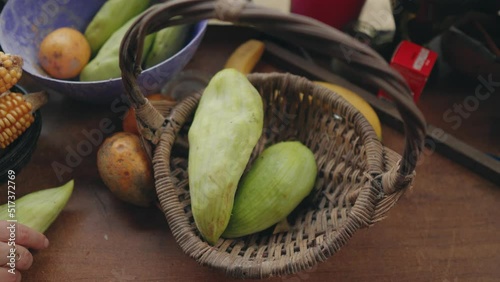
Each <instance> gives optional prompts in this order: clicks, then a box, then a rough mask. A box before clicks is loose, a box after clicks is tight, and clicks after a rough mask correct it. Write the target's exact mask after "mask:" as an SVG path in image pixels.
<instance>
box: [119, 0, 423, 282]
mask: <svg viewBox="0 0 500 282" xmlns="http://www.w3.org/2000/svg"><path fill="white" fill-rule="evenodd" d="M177 16H181V17H177ZM210 18H216V19H219V20H223V21H230V22H234V23H238V24H246V25H251V26H253V27H255V28H257V29H259V30H262V31H264V32H267V33H270V34H272V35H275V36H277V37H280V38H282V39H285V40H288V41H289V42H291V43H294V44H297V45H301V46H303V47H305V48H308V49H311V50H314V51H318V52H321V53H323V54H325V55H330V56H333V57H336V58H338V59H341V60H342V61H344V62H345V63H346V67H348V68H350V69H352V70H354V71H355V72H354V73H357V74H358V77H355V78H352V79H358V80H362V81H364V82H368V83H370V84H372V85H373V86H376V87H379V88H382V89H384V90H385V91H386V93H388V94H390V95H391V96H392V97H393V98H394V101H395V103H396V105H397V107H398V109H399V112H400V113H401V115H402V117H403V118H404V120H405V124H406V126H405V129H406V144H405V149H404V152H403V156H402V157H401V156H399V155H398V154H396V153H395V152H393V151H391V150H390V149H388V148H385V147H384V146H383V145H382V144H381V143H380V141H379V140H378V138H377V136H376V134H375V132H374V131H373V129H372V127H371V126H370V124H369V123H368V121H367V120H366V119H365V118H364V117H363V115H362V114H361V113H360V112H359V111H357V110H356V109H355V108H354V107H352V106H351V105H350V104H349V103H347V102H346V101H345V100H344V99H343V98H341V97H340V96H339V95H337V94H335V93H334V92H332V91H330V90H328V89H326V88H323V87H321V86H319V85H315V84H313V83H312V82H310V81H308V80H307V79H305V78H303V77H299V76H295V75H292V74H279V73H271V74H258V73H256V74H250V75H248V79H249V80H250V82H251V83H252V84H253V85H254V86H255V88H256V89H257V90H258V91H259V93H260V95H261V97H262V99H263V104H264V130H263V135H262V136H261V138H260V140H259V142H258V143H257V146H256V147H255V149H254V151H253V153H252V157H251V160H250V161H251V162H252V161H253V160H254V159H255V156H257V155H258V154H259V153H261V152H262V150H263V149H264V148H266V147H268V146H269V145H271V144H274V143H277V142H280V141H286V140H298V141H301V142H302V143H303V144H305V145H306V146H307V147H309V149H311V150H312V152H313V153H314V156H315V159H316V163H317V166H318V175H317V178H316V183H315V187H314V189H313V192H312V193H311V194H310V196H309V197H308V198H307V199H306V200H305V201H304V202H303V203H302V205H301V206H299V207H298V208H297V210H296V211H294V212H293V216H291V217H290V218H289V219H290V223H291V230H289V231H287V232H281V233H277V234H272V233H270V232H260V233H256V234H253V235H249V236H246V237H242V238H237V239H220V240H219V241H218V242H217V244H216V245H215V246H211V245H210V244H208V243H207V242H205V241H204V240H203V239H202V238H201V236H200V234H199V233H198V231H197V229H196V226H195V224H194V220H193V217H192V214H191V210H190V197H189V187H188V172H187V167H188V165H189V163H188V160H187V156H186V155H185V154H182V153H181V152H179V151H177V150H173V146H174V143H175V140H176V138H177V136H179V135H185V134H186V132H187V128H188V126H189V121H190V120H191V119H192V117H193V114H194V112H195V110H196V106H197V103H198V102H199V99H200V95H199V94H196V93H193V95H192V96H190V97H187V98H185V99H184V100H182V101H181V102H180V103H179V104H178V105H177V106H176V107H175V108H173V109H172V112H171V114H170V115H169V116H167V117H164V116H162V115H161V114H160V113H159V112H158V111H157V110H155V108H154V107H153V106H152V105H151V104H150V103H149V102H148V101H147V99H145V98H144V96H143V95H142V93H141V92H140V89H139V88H138V87H137V76H138V75H139V74H140V71H141V70H140V65H141V64H140V63H141V62H140V58H141V54H142V44H143V40H144V37H145V36H146V35H147V34H149V33H151V32H154V31H156V30H158V29H161V28H163V27H166V26H170V25H175V24H182V23H193V22H196V21H200V20H204V19H210ZM120 67H121V70H122V78H123V83H124V85H125V89H126V92H127V95H128V96H129V98H130V101H131V103H132V105H133V106H134V107H135V108H136V113H137V118H138V122H140V123H141V124H143V125H144V126H145V127H146V128H147V130H149V133H148V134H144V135H143V137H147V138H149V139H150V142H151V143H152V145H153V148H154V156H153V166H154V174H155V186H156V190H157V194H158V198H159V201H160V205H161V208H162V210H163V212H164V213H165V216H166V218H167V221H168V224H169V226H170V229H171V230H172V233H173V235H174V237H175V239H176V241H177V242H178V244H179V245H180V247H181V248H182V250H183V251H184V252H185V253H186V254H188V255H189V256H190V257H192V258H194V259H195V260H196V261H198V262H199V263H200V264H202V265H207V266H210V267H212V268H216V269H219V270H221V271H224V272H225V273H226V274H227V275H229V276H232V277H237V278H265V277H270V276H278V275H288V274H293V273H296V272H299V271H301V270H304V269H308V268H311V267H312V266H314V265H315V264H317V263H318V262H321V261H324V260H326V259H327V258H328V257H330V256H331V255H333V254H334V253H335V252H336V251H338V250H339V249H340V248H341V247H342V246H344V245H345V244H346V242H347V241H348V240H349V238H350V237H351V236H353V234H354V233H355V231H356V230H358V229H360V228H364V227H368V226H370V225H372V224H374V223H375V222H377V221H379V220H381V219H383V218H384V216H385V215H386V213H387V212H388V211H389V209H390V208H391V207H392V206H393V205H394V204H395V203H396V202H397V200H398V199H399V197H400V196H401V195H402V194H403V193H404V192H405V191H406V190H408V189H409V188H410V187H411V184H412V181H413V179H414V177H415V171H414V169H415V166H416V162H417V160H418V156H419V155H420V152H421V150H422V146H423V140H424V136H425V121H424V118H423V116H422V114H421V113H420V112H419V110H418V109H417V108H416V106H415V105H414V104H413V101H412V99H411V92H410V90H409V88H408V86H407V85H406V83H405V82H404V80H403V78H402V77H401V76H400V75H399V74H398V73H396V72H395V71H393V70H392V69H391V68H390V67H389V66H388V65H387V63H386V62H385V61H384V60H383V58H382V57H380V56H379V55H378V54H377V53H376V52H375V51H373V50H371V49H370V48H369V47H367V46H365V45H363V44H361V43H359V42H357V41H356V40H355V39H353V38H351V37H349V36H347V35H345V34H343V33H341V32H339V31H337V30H335V29H333V28H331V27H329V26H326V25H324V24H321V23H319V22H317V21H315V20H312V19H309V18H305V17H301V16H298V15H286V14H282V13H280V12H277V11H273V10H269V9H267V8H261V7H258V6H256V5H254V4H252V3H247V2H246V1H243V0H241V1H238V0H224V1H222V0H219V1H215V0H191V1H189V0H179V1H170V2H167V3H163V4H158V5H156V6H154V7H151V8H150V9H148V10H147V11H146V12H144V13H143V14H142V15H141V16H140V18H139V19H138V20H137V21H136V22H135V23H134V25H133V26H132V28H131V29H130V30H129V31H128V32H127V34H126V36H125V38H124V41H123V42H122V46H121V55H120ZM143 132H146V131H143ZM183 137H185V136H183Z"/></svg>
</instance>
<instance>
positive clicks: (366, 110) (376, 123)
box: [315, 81, 382, 140]
mask: <svg viewBox="0 0 500 282" xmlns="http://www.w3.org/2000/svg"><path fill="white" fill-rule="evenodd" d="M315 83H317V84H319V85H321V86H323V87H326V88H328V89H330V90H332V91H334V92H335V93H337V94H339V95H340V96H342V98H344V99H346V100H347V102H349V103H351V105H353V106H354V107H355V108H356V109H358V110H359V111H360V112H361V114H363V116H364V117H365V118H366V119H367V120H368V122H369V123H370V124H371V125H372V127H373V129H374V130H375V133H376V134H377V137H378V139H379V140H382V126H381V124H380V120H379V118H378V116H377V113H375V111H374V110H373V108H372V107H371V106H370V104H368V102H366V101H365V100H364V99H363V98H361V97H360V96H358V95H357V94H356V93H354V92H352V91H351V90H349V89H346V88H344V87H342V86H338V85H335V84H331V83H328V82H322V81H315Z"/></svg>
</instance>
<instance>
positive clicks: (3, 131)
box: [0, 92, 47, 149]
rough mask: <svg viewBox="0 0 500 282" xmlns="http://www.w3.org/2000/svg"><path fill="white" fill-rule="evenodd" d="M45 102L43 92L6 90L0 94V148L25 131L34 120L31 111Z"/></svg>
mask: <svg viewBox="0 0 500 282" xmlns="http://www.w3.org/2000/svg"><path fill="white" fill-rule="evenodd" d="M46 102H47V95H46V93H45V92H37V93H32V94H28V95H23V94H20V93H14V92H8V93H4V94H3V95H2V96H0V148H2V149H4V148H6V147H7V146H8V145H9V144H11V143H12V142H14V140H16V139H17V137H19V136H20V135H21V134H22V133H23V132H24V131H26V129H28V127H30V125H31V124H32V123H33V121H35V118H34V117H33V114H32V113H33V112H34V111H36V110H37V109H38V108H39V107H40V106H41V105H43V104H45V103H46Z"/></svg>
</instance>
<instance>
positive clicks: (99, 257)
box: [0, 27, 500, 282]
mask: <svg viewBox="0 0 500 282" xmlns="http://www.w3.org/2000/svg"><path fill="white" fill-rule="evenodd" d="M257 35H258V34H256V33H252V32H248V31H247V30H245V32H242V31H241V30H240V29H236V28H234V27H213V28H212V27H211V28H209V30H208V33H207V35H206V37H205V39H204V40H203V43H202V45H201V47H200V49H199V51H198V52H197V53H196V55H195V57H194V58H193V60H192V61H191V62H190V64H189V65H188V66H187V69H193V70H198V71H203V72H207V73H211V74H213V73H215V72H216V71H217V70H219V69H220V68H222V67H223V65H224V63H225V59H227V57H229V55H230V53H231V51H232V50H234V48H236V47H237V46H238V44H240V43H243V42H244V41H245V40H247V39H248V38H249V37H253V36H257ZM222 39H225V42H223V41H222ZM275 70H277V68H276V66H273V65H271V64H269V63H268V62H266V61H262V62H261V63H259V64H258V66H257V68H256V71H259V72H268V71H275ZM24 83H25V84H26V85H27V86H28V88H29V89H30V90H38V89H40V88H39V86H37V85H36V84H33V83H32V81H30V80H29V78H27V77H26V78H25V79H24ZM457 85H459V86H457ZM474 87H475V84H474V82H473V81H472V82H465V81H462V82H460V84H458V82H456V81H454V80H453V79H450V80H442V81H440V82H439V83H438V84H431V85H429V87H428V88H427V89H426V90H425V92H424V94H423V96H422V100H421V103H420V107H421V109H422V111H423V112H424V113H425V115H426V117H427V119H428V120H429V121H430V122H432V123H435V124H437V125H439V126H441V127H446V126H449V125H448V124H447V123H446V122H444V121H443V120H442V115H443V112H444V111H445V110H446V109H447V108H449V107H452V106H453V104H454V103H460V102H461V101H463V99H464V98H465V97H466V96H467V95H470V94H471V92H470V91H471V89H472V91H473V90H474ZM498 92H500V89H499V90H498V91H497V92H496V94H495V95H496V96H495V95H494V96H495V97H493V96H492V100H489V102H488V103H485V104H484V106H483V104H481V107H480V109H479V110H478V111H476V112H474V113H472V114H471V116H470V118H468V119H467V120H464V122H463V124H462V126H461V127H460V129H459V130H458V131H455V133H456V134H457V135H458V136H459V137H460V138H461V139H463V140H465V141H467V142H471V144H473V145H474V146H477V147H478V148H480V149H481V150H483V151H485V152H486V151H487V152H491V153H496V154H499V150H500V148H499V147H498V144H500V136H499V134H500V132H499V130H498V125H497V124H496V123H495V122H494V120H495V119H496V120H498V113H497V111H496V108H498V105H499V103H498V97H500V95H498ZM495 103H496V104H495ZM495 105H496V106H495ZM119 106H120V109H121V110H118V108H115V110H114V111H113V110H112V109H110V107H109V106H99V107H96V106H94V105H86V104H82V103H78V102H75V101H71V100H69V99H67V98H65V97H63V96H62V95H60V94H56V93H51V97H50V103H49V104H48V105H47V106H45V107H44V108H43V109H42V116H43V130H42V134H41V136H40V139H39V141H38V147H37V149H36V151H35V153H34V155H33V157H32V159H31V162H30V163H29V164H28V165H27V166H26V167H25V168H24V169H23V170H22V171H21V172H20V173H18V175H17V183H16V184H17V187H18V191H17V192H18V194H17V196H18V197H20V196H21V195H23V194H26V193H29V192H31V191H35V190H38V189H42V188H48V187H54V186H58V185H60V184H62V182H61V181H60V180H59V179H58V177H57V175H56V173H55V172H54V170H53V168H52V167H51V165H52V163H53V162H59V163H61V164H65V162H66V160H65V158H66V157H67V155H68V151H71V150H72V149H73V150H76V148H77V147H78V146H82V145H81V144H82V140H85V138H86V137H85V133H84V130H86V131H87V132H90V131H92V130H93V129H98V128H99V123H100V122H101V121H102V120H103V119H106V118H109V119H110V120H111V122H112V125H114V126H115V130H119V129H120V128H121V120H120V116H121V115H122V114H123V113H124V111H123V110H124V108H123V107H122V106H123V104H120V105H119ZM106 135H109V134H106ZM383 135H384V143H385V144H386V145H387V146H388V147H390V148H392V149H395V150H396V151H398V152H401V150H402V148H403V143H402V142H403V136H402V135H401V134H399V133H398V132H396V131H394V130H392V129H391V128H389V127H387V126H383ZM103 136H104V135H103ZM96 153H97V146H92V148H91V153H89V154H88V156H85V157H82V159H81V162H80V163H79V164H78V165H75V167H74V169H73V171H72V172H68V173H65V174H63V176H62V178H63V182H64V181H66V180H69V179H71V178H74V179H75V190H74V194H73V196H72V198H71V199H70V201H69V203H68V205H67V207H66V208H65V209H64V211H63V212H62V213H61V215H60V217H59V218H58V219H57V220H56V221H55V222H54V224H53V225H52V226H51V227H50V228H49V229H48V230H47V232H46V235H47V236H48V238H49V239H50V241H51V245H50V247H49V248H48V249H47V250H43V251H39V252H36V253H35V254H34V260H35V261H34V264H33V266H32V268H31V269H30V270H29V271H26V272H24V273H23V276H24V279H23V281H28V282H29V281H36V282H39V281H50V282H52V281H214V282H215V281H239V280H230V279H226V278H225V276H224V275H223V274H222V273H219V272H217V271H214V270H211V269H208V268H206V267H203V266H200V265H198V264H197V263H196V262H195V261H194V260H193V259H191V258H189V257H187V256H186V255H184V254H183V253H182V251H181V249H180V248H179V247H178V246H177V244H176V242H175V241H174V239H173V237H172V234H171V233H170V230H169V228H168V225H167V223H166V220H165V218H164V216H163V214H162V212H161V211H160V210H158V209H157V208H156V207H151V208H136V207H133V206H130V205H128V204H125V203H122V202H120V201H119V200H117V199H116V198H115V197H114V196H113V195H112V194H111V193H110V192H109V191H108V190H107V188H106V187H105V186H104V184H103V182H102V181H101V179H100V177H99V175H98V172H97V168H96ZM75 163H77V162H76V161H75ZM498 185H499V184H498V183H497V184H494V183H491V182H489V181H487V180H485V179H483V178H481V177H479V176H478V175H476V174H475V173H473V172H470V171H468V170H467V169H465V168H464V167H462V166H461V165H459V164H456V163H454V162H452V161H450V160H448V159H447V158H445V157H443V156H441V155H439V154H438V153H432V152H430V151H428V150H427V151H426V152H425V156H424V158H423V159H422V162H421V163H420V164H419V166H418V167H417V178H416V183H415V186H414V188H413V189H412V190H411V191H409V192H408V193H406V194H405V196H403V197H402V199H401V200H400V201H399V202H398V204H397V205H396V206H395V207H394V208H393V209H392V210H391V211H390V212H389V215H388V217H387V218H386V219H385V220H383V221H381V222H379V223H377V224H376V225H374V226H373V227H371V228H369V229H365V230H361V231H359V232H357V233H356V234H355V235H354V237H353V238H352V239H351V240H350V242H349V243H348V244H347V246H345V247H344V248H342V249H341V251H340V252H339V253H337V254H336V255H334V256H333V257H331V258H329V259H328V260H327V261H326V262H324V263H321V264H319V265H318V266H316V267H314V268H313V269H311V270H310V271H305V272H302V273H299V274H296V275H293V276H289V277H277V278H272V279H267V280H266V281H273V282H274V281H289V282H292V281H293V282H298V281H498V280H499V279H500V268H499V267H498V266H499V265H500V208H499V206H500V189H499V188H500V187H499V186H498ZM5 191H6V186H5V185H2V186H0V193H2V195H6V193H5ZM0 200H1V202H2V203H3V202H4V201H5V197H4V196H0Z"/></svg>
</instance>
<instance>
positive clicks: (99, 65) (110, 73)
mask: <svg viewBox="0 0 500 282" xmlns="http://www.w3.org/2000/svg"><path fill="white" fill-rule="evenodd" d="M136 19H137V17H135V18H132V19H130V20H129V21H128V22H127V23H125V24H124V25H123V26H122V27H121V28H120V29H118V30H117V31H116V32H115V33H113V35H112V36H111V37H110V38H109V39H108V40H107V41H106V43H104V45H103V46H102V47H101V49H100V50H99V52H98V53H97V55H96V56H95V57H94V59H92V61H90V62H89V63H88V64H87V65H86V66H85V67H84V68H83V70H82V72H81V73H80V80H81V81H98V80H106V79H112V78H117V77H120V76H121V70H120V65H119V61H120V44H121V42H122V40H123V37H124V36H125V33H127V31H128V29H129V28H130V27H131V26H132V24H133V23H134V21H135V20H136ZM155 35H156V33H153V34H150V35H148V36H146V38H145V39H144V47H143V54H142V59H143V60H144V59H145V58H146V55H147V53H148V52H149V49H150V48H151V44H152V43H153V41H154V38H155Z"/></svg>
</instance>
